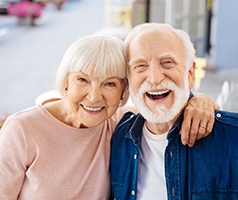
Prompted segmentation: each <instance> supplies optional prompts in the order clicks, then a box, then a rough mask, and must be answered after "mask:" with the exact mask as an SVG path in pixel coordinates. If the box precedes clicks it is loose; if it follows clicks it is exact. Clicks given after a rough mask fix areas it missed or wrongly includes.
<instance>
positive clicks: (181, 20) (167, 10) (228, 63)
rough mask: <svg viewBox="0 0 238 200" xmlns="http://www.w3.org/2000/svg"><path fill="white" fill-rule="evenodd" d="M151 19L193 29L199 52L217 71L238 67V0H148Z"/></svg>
mask: <svg viewBox="0 0 238 200" xmlns="http://www.w3.org/2000/svg"><path fill="white" fill-rule="evenodd" d="M144 3H145V7H147V14H146V16H147V18H146V20H145V21H148V22H161V23H164V22H165V23H169V24H171V25H173V26H174V27H177V28H181V29H183V30H185V31H186V32H188V33H189V35H190V36H191V39H192V41H193V43H194V44H195V48H196V51H197V56H199V57H205V58H206V59H207V63H208V64H207V65H208V66H207V68H209V67H210V68H211V69H214V70H216V71H220V70H225V69H234V68H236V69H238V64H237V60H236V58H237V57H238V52H237V51H236V48H237V46H238V37H237V36H238V12H237V11H238V1H237V0H145V2H144Z"/></svg>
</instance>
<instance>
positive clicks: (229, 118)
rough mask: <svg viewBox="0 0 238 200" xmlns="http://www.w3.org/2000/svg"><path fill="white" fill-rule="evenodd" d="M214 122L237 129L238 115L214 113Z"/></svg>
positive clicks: (219, 111)
mask: <svg viewBox="0 0 238 200" xmlns="http://www.w3.org/2000/svg"><path fill="white" fill-rule="evenodd" d="M215 120H216V122H217V123H221V124H223V125H227V126H232V127H234V128H238V113H236V112H228V111H223V110H217V111H215Z"/></svg>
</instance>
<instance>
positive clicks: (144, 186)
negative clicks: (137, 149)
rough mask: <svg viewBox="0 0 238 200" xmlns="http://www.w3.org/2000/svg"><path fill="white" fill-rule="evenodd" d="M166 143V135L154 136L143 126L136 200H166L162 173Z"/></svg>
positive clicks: (163, 174)
mask: <svg viewBox="0 0 238 200" xmlns="http://www.w3.org/2000/svg"><path fill="white" fill-rule="evenodd" d="M167 143H168V141H167V133H164V134H159V135H155V134H153V133H151V132H150V131H149V130H148V129H147V128H146V125H144V127H143V134H142V140H141V160H140V166H139V177H138V187H137V188H138V191H137V199H138V200H140V199H142V200H151V199H162V200H166V199H167V191H166V182H165V173H164V151H165V148H166V146H167Z"/></svg>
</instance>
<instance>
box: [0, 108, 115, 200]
mask: <svg viewBox="0 0 238 200" xmlns="http://www.w3.org/2000/svg"><path fill="white" fill-rule="evenodd" d="M115 125H116V122H115V121H113V120H112V119H109V120H107V121H106V122H104V123H102V124H100V125H99V126H97V127H94V128H85V129H77V128H73V127H70V126H68V125H66V124H64V123H62V122H60V121H58V120H57V119H56V118H54V117H53V116H52V115H51V114H50V113H49V112H48V111H47V110H46V109H45V108H44V107H43V106H42V105H38V106H36V107H33V108H30V109H27V110H24V111H21V112H19V113H17V114H14V115H12V116H11V117H9V118H8V119H7V121H6V122H5V124H4V127H3V128H2V130H1V133H0V199H1V200H16V199H19V200H87V199H88V200H97V199H100V200H103V199H108V196H109V191H110V184H109V172H108V166H109V153H110V139H111V135H112V132H113V130H114V128H115Z"/></svg>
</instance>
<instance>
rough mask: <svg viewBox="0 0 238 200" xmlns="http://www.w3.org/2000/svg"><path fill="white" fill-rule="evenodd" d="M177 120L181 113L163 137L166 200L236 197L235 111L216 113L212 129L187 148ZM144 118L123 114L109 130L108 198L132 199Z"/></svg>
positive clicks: (237, 125)
mask: <svg viewBox="0 0 238 200" xmlns="http://www.w3.org/2000/svg"><path fill="white" fill-rule="evenodd" d="M182 120H183V117H182V115H181V116H180V117H179V118H178V120H177V121H176V123H175V124H174V126H173V127H172V128H171V130H170V131H169V134H168V136H167V139H168V145H167V147H166V150H165V155H164V156H165V158H164V159H165V179H166V187H167V197H168V200H238V113H231V112H225V111H216V112H215V124H214V127H213V131H212V132H211V133H210V135H208V136H207V137H205V138H202V139H200V140H198V141H197V142H196V144H195V146H194V147H193V148H189V147H188V146H184V145H183V144H182V143H181V138H180V135H179V131H180V129H181V123H182ZM144 121H145V120H144V118H143V117H142V116H141V115H140V114H137V115H134V114H133V113H131V112H128V113H126V114H125V115H124V116H123V118H122V120H121V121H120V123H119V125H118V126H117V128H116V130H115V133H114V134H113V137H112V140H111V162H110V173H111V183H112V193H111V199H117V200H132V199H136V194H137V180H138V168H139V163H140V153H141V152H140V145H141V133H142V127H143V125H144ZM155 199H160V198H159V197H155Z"/></svg>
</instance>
